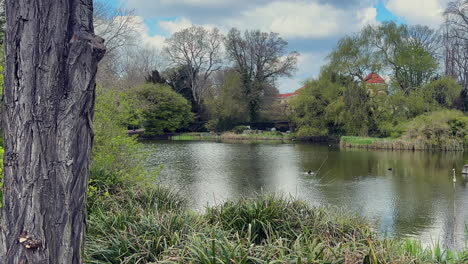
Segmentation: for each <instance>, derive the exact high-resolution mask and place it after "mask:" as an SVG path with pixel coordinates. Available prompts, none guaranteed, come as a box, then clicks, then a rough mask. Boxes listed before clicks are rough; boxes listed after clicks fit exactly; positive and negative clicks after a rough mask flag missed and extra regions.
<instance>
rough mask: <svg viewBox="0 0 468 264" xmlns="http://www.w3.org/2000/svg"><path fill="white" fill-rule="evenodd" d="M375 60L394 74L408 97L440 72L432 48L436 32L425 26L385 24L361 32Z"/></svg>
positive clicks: (395, 82)
mask: <svg viewBox="0 0 468 264" xmlns="http://www.w3.org/2000/svg"><path fill="white" fill-rule="evenodd" d="M361 34H362V35H363V36H364V38H365V39H366V40H367V42H366V43H368V45H369V49H372V50H373V57H375V58H379V59H380V63H381V64H382V65H383V66H385V67H388V68H389V69H391V70H392V72H393V76H392V77H393V79H392V84H393V85H394V87H396V88H397V89H398V90H400V91H403V92H404V93H405V94H408V93H409V92H410V91H413V90H417V89H418V88H421V87H422V86H423V85H425V84H426V83H427V82H429V80H430V79H431V78H432V77H433V75H434V74H435V73H436V70H437V67H438V65H437V59H436V53H435V51H434V50H433V48H432V45H433V43H434V42H432V41H435V40H434V38H435V37H436V34H437V33H436V32H435V31H434V30H431V29H429V28H428V27H424V26H408V25H405V24H401V25H397V24H395V23H394V22H385V23H382V24H379V25H378V26H367V27H366V28H364V29H363V30H362V31H361Z"/></svg>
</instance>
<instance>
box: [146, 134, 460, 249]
mask: <svg viewBox="0 0 468 264" xmlns="http://www.w3.org/2000/svg"><path fill="white" fill-rule="evenodd" d="M147 144H149V145H152V146H153V147H155V150H154V154H153V155H152V157H151V159H150V161H149V165H150V166H152V167H157V166H160V165H163V166H164V168H163V169H162V171H161V173H160V176H159V179H158V181H159V182H160V183H162V184H163V185H167V186H170V187H172V188H175V189H176V190H179V191H180V192H181V193H182V194H183V195H185V196H187V198H188V199H189V201H190V202H191V206H192V207H193V208H194V209H197V210H203V208H205V207H206V206H208V205H215V204H220V203H222V202H223V201H225V200H227V199H235V198H239V197H243V196H244V197H245V196H252V195H254V194H255V193H259V192H275V193H278V194H285V195H288V196H289V195H290V196H292V197H294V198H298V199H302V200H305V201H307V202H308V203H310V204H311V205H322V204H325V205H335V206H339V207H342V208H345V209H347V210H349V211H351V212H355V213H358V214H359V215H361V216H363V217H365V218H366V219H368V220H369V221H370V222H371V224H372V226H373V227H374V229H375V230H376V231H378V232H379V233H380V234H381V235H382V236H388V237H394V236H396V237H417V238H419V239H421V240H422V241H423V243H424V244H426V245H431V244H433V243H434V242H436V241H438V242H440V243H441V244H443V245H445V246H448V247H451V248H454V249H460V248H463V247H466V241H467V240H466V237H465V236H466V234H465V229H466V228H468V178H464V177H463V176H462V175H461V174H460V170H461V168H462V167H463V165H464V164H465V163H467V164H468V155H467V154H464V153H456V152H439V153H431V152H410V151H404V152H400V151H368V150H358V149H345V150H343V149H341V150H340V148H339V147H338V146H335V145H332V146H330V145H316V144H305V143H284V144H273V143H265V142H262V143H258V142H257V143H245V142H242V143H239V142H237V143H221V142H194V141H190V142H180V141H154V142H148V143H147ZM452 168H456V169H457V175H456V179H457V181H456V182H455V183H454V182H453V180H452V178H453V177H452ZM309 170H311V171H313V172H315V174H313V175H308V174H306V173H305V172H306V171H309Z"/></svg>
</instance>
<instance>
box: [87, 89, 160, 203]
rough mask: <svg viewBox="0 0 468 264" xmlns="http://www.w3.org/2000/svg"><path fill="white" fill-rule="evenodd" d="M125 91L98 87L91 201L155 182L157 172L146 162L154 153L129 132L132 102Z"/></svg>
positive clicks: (91, 174) (91, 169) (89, 193)
mask: <svg viewBox="0 0 468 264" xmlns="http://www.w3.org/2000/svg"><path fill="white" fill-rule="evenodd" d="M127 100H128V99H127V98H126V97H125V96H124V94H123V93H119V92H117V91H115V90H113V89H103V88H101V87H98V88H97V92H96V108H95V115H94V132H95V136H94V146H93V151H92V161H91V168H90V185H89V189H88V197H89V202H90V203H93V202H95V201H96V200H97V199H99V198H101V197H103V196H108V195H109V194H112V193H115V192H118V191H119V190H121V189H122V188H124V187H130V186H136V185H144V184H147V183H148V182H153V181H154V178H155V177H156V175H157V171H156V170H154V171H148V170H147V169H146V167H145V161H146V160H147V158H148V155H149V154H150V153H151V151H150V150H149V149H147V148H146V147H145V146H144V145H143V144H141V143H139V142H138V141H137V139H136V138H135V137H130V136H128V135H127V129H126V123H127V122H128V120H129V119H130V118H131V114H132V112H131V107H130V105H131V103H129V102H128V101H127Z"/></svg>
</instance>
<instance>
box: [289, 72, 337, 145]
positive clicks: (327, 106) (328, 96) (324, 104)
mask: <svg viewBox="0 0 468 264" xmlns="http://www.w3.org/2000/svg"><path fill="white" fill-rule="evenodd" d="M323 76H324V74H323V73H322V75H321V78H319V79H318V80H312V81H308V82H307V83H306V85H305V88H304V90H301V91H300V92H299V95H298V96H296V97H294V98H292V99H291V101H290V112H291V120H292V122H293V123H294V125H295V126H296V127H297V135H298V136H300V137H316V136H327V135H334V134H335V135H336V134H341V133H342V131H343V124H342V121H343V120H344V118H345V117H344V112H345V111H344V109H345V102H344V99H343V92H344V89H345V88H344V86H343V85H342V84H340V83H339V82H333V81H331V79H330V78H327V77H323Z"/></svg>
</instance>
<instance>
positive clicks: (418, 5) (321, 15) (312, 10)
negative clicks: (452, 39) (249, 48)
mask: <svg viewBox="0 0 468 264" xmlns="http://www.w3.org/2000/svg"><path fill="white" fill-rule="evenodd" d="M96 1H98V0H96ZM100 1H106V2H109V3H111V4H112V5H113V6H116V7H117V6H124V7H126V8H128V9H132V10H134V12H135V15H136V16H137V17H138V19H139V20H140V21H141V22H142V23H141V25H140V29H139V34H140V35H141V36H140V37H141V38H142V43H144V44H145V45H148V46H152V47H155V48H159V49H160V48H162V47H163V45H164V39H165V38H167V37H168V36H170V35H171V34H172V33H174V32H177V31H178V30H181V29H183V28H185V27H189V26H191V25H201V26H206V27H218V28H220V30H221V31H223V32H227V31H228V30H229V29H230V28H231V27H237V28H240V29H261V30H263V31H267V32H269V31H273V32H277V33H279V34H280V35H281V36H282V37H283V38H284V39H286V40H287V41H288V42H289V48H290V49H291V50H295V51H298V52H299V53H301V57H300V59H299V63H298V71H297V72H296V74H295V75H294V76H293V77H292V78H284V79H280V80H278V88H279V90H280V92H282V93H286V92H291V91H294V90H295V89H297V88H299V87H301V86H302V83H303V82H304V80H306V79H310V78H315V77H317V75H318V73H319V72H320V68H321V66H322V65H323V64H324V63H326V56H327V54H328V53H329V52H330V51H331V50H332V49H333V47H334V46H335V45H336V42H337V40H338V39H340V38H341V37H343V36H344V35H346V34H352V33H354V32H357V31H359V30H360V29H361V28H362V27H363V26H365V25H367V24H377V23H380V22H382V21H389V20H392V21H395V22H397V23H408V24H422V25H427V26H430V27H433V28H436V27H438V26H439V24H440V23H441V21H442V11H443V9H444V7H445V5H446V3H447V1H448V0H276V1H275V0H100Z"/></svg>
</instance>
